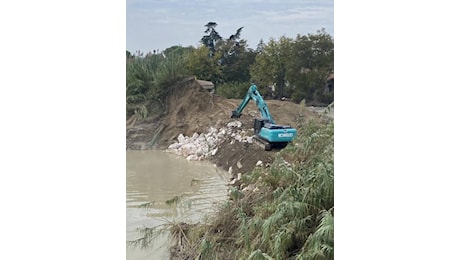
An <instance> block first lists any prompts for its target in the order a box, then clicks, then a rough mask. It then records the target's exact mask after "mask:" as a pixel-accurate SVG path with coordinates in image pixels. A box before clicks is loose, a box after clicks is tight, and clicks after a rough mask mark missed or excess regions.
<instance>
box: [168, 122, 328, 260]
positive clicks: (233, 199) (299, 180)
mask: <svg viewBox="0 0 460 260" xmlns="http://www.w3.org/2000/svg"><path fill="white" fill-rule="evenodd" d="M296 143H297V145H289V146H288V147H287V148H286V149H284V150H282V151H281V152H280V153H279V154H278V156H277V159H276V160H275V162H274V163H273V164H272V165H271V166H270V167H269V168H260V167H259V168H255V169H254V171H253V172H252V173H250V174H247V175H244V176H243V177H242V180H241V182H242V183H244V184H243V188H242V189H241V187H240V188H238V187H232V188H231V189H230V192H229V194H230V195H229V196H230V200H229V201H228V202H227V203H225V204H224V205H222V206H221V208H220V209H219V211H218V212H217V213H216V214H215V216H214V217H211V218H209V219H207V220H206V221H205V222H204V223H202V224H197V225H184V224H183V223H182V224H180V225H172V226H171V234H172V235H173V237H174V239H173V241H175V242H176V243H175V246H174V247H173V249H172V256H173V258H174V259H333V257H334V124H333V122H329V123H327V124H322V123H319V122H315V121H311V122H309V123H308V124H304V125H303V126H302V127H301V128H299V136H298V137H297V142H296Z"/></svg>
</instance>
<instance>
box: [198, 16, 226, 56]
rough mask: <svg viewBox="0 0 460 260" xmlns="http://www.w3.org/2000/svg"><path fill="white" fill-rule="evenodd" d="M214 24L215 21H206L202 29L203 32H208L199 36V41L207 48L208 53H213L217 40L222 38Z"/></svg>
mask: <svg viewBox="0 0 460 260" xmlns="http://www.w3.org/2000/svg"><path fill="white" fill-rule="evenodd" d="M216 26H217V23H215V22H208V23H207V24H206V25H205V27H206V30H205V31H204V32H205V33H208V35H205V36H203V37H202V38H201V42H202V43H203V44H204V45H205V46H206V47H208V48H209V50H210V55H211V56H212V55H214V52H215V51H216V44H217V42H218V41H220V40H222V37H221V36H220V35H219V33H218V32H217V31H216V29H215V28H216Z"/></svg>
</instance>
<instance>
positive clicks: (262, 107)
mask: <svg viewBox="0 0 460 260" xmlns="http://www.w3.org/2000/svg"><path fill="white" fill-rule="evenodd" d="M251 99H252V100H254V101H255V102H256V105H257V108H258V109H259V111H260V113H261V114H262V118H264V119H267V120H268V121H269V122H270V123H271V124H275V120H274V119H273V117H272V116H271V115H270V112H269V111H268V106H267V104H266V103H265V101H264V99H263V98H262V96H261V95H260V93H259V91H257V86H256V85H254V84H253V85H251V86H250V87H249V89H248V92H247V94H246V96H245V97H244V99H243V101H242V102H241V104H240V105H239V106H238V108H237V109H236V110H234V111H232V116H231V118H239V117H240V116H241V113H242V112H243V110H244V108H245V107H246V105H247V104H248V102H249V101H250V100H251Z"/></svg>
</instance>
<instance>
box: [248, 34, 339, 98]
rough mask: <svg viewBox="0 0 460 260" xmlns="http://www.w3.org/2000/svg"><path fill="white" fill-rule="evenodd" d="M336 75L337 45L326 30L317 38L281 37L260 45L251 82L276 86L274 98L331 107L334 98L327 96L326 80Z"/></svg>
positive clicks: (315, 35)
mask: <svg viewBox="0 0 460 260" xmlns="http://www.w3.org/2000/svg"><path fill="white" fill-rule="evenodd" d="M333 71H334V42H333V39H332V37H331V36H330V35H329V34H327V33H326V32H325V31H324V29H323V30H320V31H317V33H316V34H308V35H303V36H302V35H297V37H296V38H295V39H290V38H287V37H281V38H280V39H279V41H275V40H274V39H271V40H270V41H269V42H268V43H267V44H263V42H261V43H259V46H258V47H257V56H256V60H255V63H253V64H252V65H251V73H250V74H251V78H252V80H253V81H255V82H256V83H257V84H258V86H261V87H264V86H272V85H274V86H275V93H274V95H275V97H277V98H281V97H282V96H286V97H292V98H293V100H294V101H295V102H300V101H301V100H303V99H305V100H306V101H307V102H309V101H317V102H322V103H326V104H328V103H330V102H332V100H333V94H332V93H331V94H325V93H324V88H325V86H326V79H327V77H328V76H329V74H330V73H332V72H333Z"/></svg>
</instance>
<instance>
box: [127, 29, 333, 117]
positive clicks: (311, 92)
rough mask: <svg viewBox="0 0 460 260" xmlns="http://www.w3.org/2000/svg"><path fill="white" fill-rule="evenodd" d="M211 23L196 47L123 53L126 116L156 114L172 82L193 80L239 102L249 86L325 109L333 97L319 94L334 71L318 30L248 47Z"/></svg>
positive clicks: (327, 42)
mask: <svg viewBox="0 0 460 260" xmlns="http://www.w3.org/2000/svg"><path fill="white" fill-rule="evenodd" d="M216 28H217V23H215V22H209V23H207V24H206V25H205V30H204V35H203V36H202V37H201V40H200V42H201V45H200V46H199V47H193V46H189V47H182V46H171V47H169V48H167V49H166V50H164V51H163V52H159V51H154V52H153V53H151V52H150V53H147V54H146V55H144V54H142V53H140V52H137V53H136V54H132V53H130V52H129V51H126V103H127V115H131V114H133V113H138V114H139V115H144V116H146V113H147V112H148V111H149V110H151V109H149V107H154V108H152V109H154V110H155V109H156V110H161V107H162V100H164V98H165V97H166V95H167V93H168V88H170V87H171V86H172V85H174V83H175V82H177V81H178V80H180V79H182V78H184V77H187V76H195V77H197V78H198V79H202V80H208V81H212V82H213V83H214V85H215V86H216V94H218V95H221V96H224V97H226V98H243V97H244V95H245V94H246V92H247V89H248V87H249V86H250V84H251V83H255V84H256V85H257V86H258V88H259V91H260V93H261V94H262V95H263V96H264V98H267V99H269V98H274V99H285V98H286V99H291V100H292V101H294V102H300V101H302V100H305V102H306V103H320V104H329V103H331V102H332V101H333V92H328V91H326V89H325V86H326V81H327V79H328V77H329V75H331V74H332V73H333V71H334V40H333V37H332V36H331V35H329V34H328V33H327V32H326V31H325V30H324V29H321V30H318V31H317V32H316V33H314V34H308V35H297V37H295V38H289V37H285V36H282V37H280V38H279V39H278V40H276V39H273V38H272V39H270V40H269V41H268V42H267V43H264V42H263V41H262V40H261V41H260V42H259V44H258V45H257V48H256V49H251V48H249V47H248V44H247V41H246V40H245V39H243V38H242V37H241V36H242V35H241V34H242V32H243V30H244V27H239V28H238V29H237V30H236V32H235V33H234V34H232V35H230V36H229V37H222V36H221V35H220V34H219V32H218V31H217V29H216Z"/></svg>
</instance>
